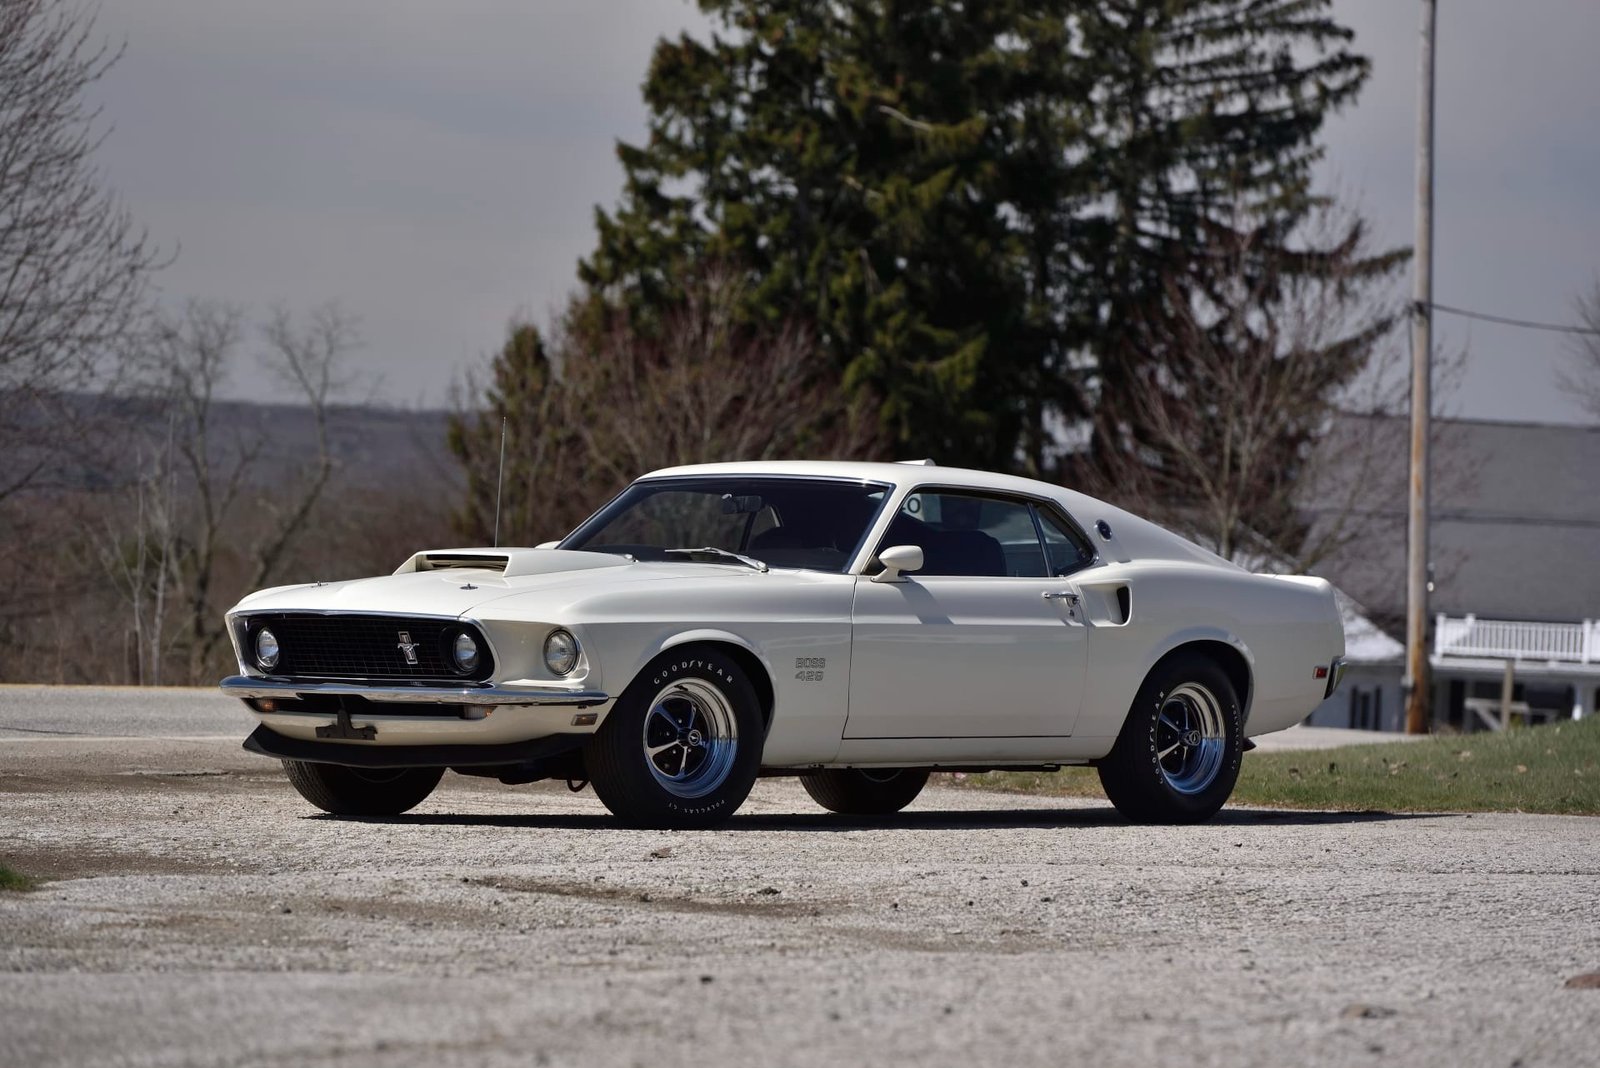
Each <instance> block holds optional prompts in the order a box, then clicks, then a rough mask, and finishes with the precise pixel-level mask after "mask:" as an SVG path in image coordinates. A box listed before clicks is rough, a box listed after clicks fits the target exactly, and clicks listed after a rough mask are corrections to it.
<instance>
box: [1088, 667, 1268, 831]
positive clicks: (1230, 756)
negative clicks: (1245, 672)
mask: <svg viewBox="0 0 1600 1068" xmlns="http://www.w3.org/2000/svg"><path fill="white" fill-rule="evenodd" d="M1243 753H1244V716H1243V713H1242V711H1241V710H1240V708H1239V698H1238V696H1237V695H1236V694H1235V693H1234V690H1233V683H1232V682H1231V681H1230V680H1229V678H1228V675H1227V673H1226V672H1224V671H1223V670H1222V669H1221V668H1220V667H1218V666H1217V664H1216V663H1215V662H1214V661H1212V660H1210V659H1209V658H1207V657H1204V656H1201V655H1199V654H1195V653H1179V654H1177V655H1175V656H1172V657H1169V658H1168V659H1166V660H1164V661H1162V662H1161V663H1160V664H1157V665H1156V667H1155V670H1153V671H1151V672H1150V676H1149V677H1148V678H1147V679H1145V682H1144V685H1143V686H1142V687H1140V689H1139V694H1138V696H1137V697H1135V698H1134V701H1133V707H1132V708H1131V709H1129V711H1128V718H1127V720H1126V721H1125V722H1124V723H1123V725H1122V733H1121V734H1120V735H1119V736H1118V737H1117V744H1116V746H1115V747H1113V748H1112V750H1111V753H1110V755H1108V756H1107V757H1106V758H1105V759H1104V760H1102V761H1101V762H1100V766H1099V771H1100V784H1101V785H1102V786H1103V787H1105V791H1106V797H1108V798H1110V799H1111V803H1112V804H1113V805H1115V806H1116V808H1117V811H1118V812H1121V813H1122V814H1123V815H1124V816H1126V817H1128V819H1130V820H1133V821H1134V822H1135V823H1198V822H1200V821H1201V820H1206V819H1210V818H1211V817H1212V816H1213V815H1215V814H1216V812H1217V810H1218V809H1220V808H1221V807H1222V806H1223V804H1224V803H1225V802H1226V801H1227V800H1228V796H1229V795H1230V794H1232V793H1233V785H1234V783H1235V782H1236V781H1237V780H1238V778H1239V760H1240V757H1241V756H1242V755H1243Z"/></svg>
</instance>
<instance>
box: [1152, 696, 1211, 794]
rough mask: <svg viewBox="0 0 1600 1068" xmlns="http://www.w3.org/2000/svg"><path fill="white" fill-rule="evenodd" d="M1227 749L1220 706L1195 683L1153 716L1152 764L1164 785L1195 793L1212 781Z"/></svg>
mask: <svg viewBox="0 0 1600 1068" xmlns="http://www.w3.org/2000/svg"><path fill="white" fill-rule="evenodd" d="M1227 746H1228V738H1227V729H1226V727H1225V725H1224V721H1223V716H1222V705H1221V703H1220V702H1219V701H1218V700H1217V697H1216V695H1215V694H1213V693H1212V692H1211V691H1210V690H1208V689H1206V688H1205V687H1204V686H1201V685H1200V684H1199V683H1195V682H1186V683H1184V684H1183V685H1182V686H1179V687H1177V688H1175V689H1174V690H1173V691H1172V692H1171V693H1169V694H1167V696H1166V698H1165V699H1164V700H1163V701H1162V702H1161V709H1160V711H1159V712H1158V713H1157V714H1156V763H1157V764H1159V765H1160V767H1161V775H1162V777H1163V778H1165V779H1166V780H1167V785H1168V786H1170V787H1172V788H1173V789H1174V790H1175V791H1177V792H1178V793H1180V794H1197V793H1200V792H1201V791H1202V790H1204V789H1205V788H1206V787H1208V786H1210V785H1211V784H1212V783H1213V782H1215V781H1216V778H1217V773H1218V772H1219V771H1221V770H1222V758H1223V756H1224V754H1225V753H1226V750H1227Z"/></svg>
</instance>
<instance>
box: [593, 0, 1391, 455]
mask: <svg viewBox="0 0 1600 1068" xmlns="http://www.w3.org/2000/svg"><path fill="white" fill-rule="evenodd" d="M700 6H701V8H702V10H704V11H705V12H707V13H708V14H709V15H710V16H711V18H712V20H713V23H714V25H715V27H716V29H715V32H713V33H712V34H711V35H710V37H709V39H708V40H704V41H700V40H696V39H694V38H692V37H689V36H687V35H686V36H682V37H680V38H678V39H676V40H671V41H662V42H661V43H660V44H659V45H658V47H657V49H656V52H655V55H654V58H653V60H652V63H651V67H650V71H649V75H648V78H647V80H646V82H645V99H646V102H647V104H648V106H649V109H650V127H649V135H648V138H647V139H646V141H644V142H643V143H642V144H638V145H626V144H624V145H620V146H619V148H618V154H619V157H620V159H621V162H622V164H623V167H624V170H625V172H626V175H627V179H626V185H625V189H624V195H623V199H622V202H621V204H620V205H619V206H618V207H617V209H616V210H615V211H614V212H606V211H600V212H598V213H597V220H596V221H597V229H598V242H597V247H596V249H595V251H594V252H593V254H592V255H591V256H590V257H589V258H588V259H587V260H586V261H585V262H584V263H583V264H582V266H581V268H580V276H581V278H582V280H583V281H584V282H585V283H586V284H587V285H588V286H589V287H590V294H591V298H592V301H593V303H594V307H596V308H603V307H606V306H622V307H625V308H627V309H628V312H629V315H630V318H631V321H632V322H634V323H635V324H636V325H637V326H638V327H639V328H642V329H648V326H649V323H650V322H651V321H652V319H657V320H659V318H660V317H661V316H662V315H663V314H664V309H667V308H670V307H672V306H673V305H674V304H675V303H676V302H678V301H680V300H681V286H682V282H681V279H683V278H685V277H688V276H690V275H691V274H692V273H693V270H694V268H695V266H696V265H698V264H704V263H706V262H715V263H718V264H721V265H724V266H726V265H737V267H738V268H739V269H740V270H741V271H742V272H743V273H744V276H745V280H746V281H745V286H744V291H745V293H746V294H747V297H746V301H745V303H744V305H743V308H742V314H743V315H744V316H746V317H747V318H748V319H749V320H750V321H752V322H764V323H767V324H769V325H770V324H772V323H775V322H779V321H784V322H789V321H800V322H802V323H804V324H806V325H807V326H808V327H809V328H810V329H811V330H812V332H813V333H814V335H815V336H816V337H817V339H818V341H819V343H820V344H821V345H822V346H823V348H824V350H825V351H826V352H827V353H828V354H829V356H830V357H831V359H832V360H833V363H834V365H835V366H836V367H837V368H838V371H839V374H840V376H841V384H842V387H843V388H844V389H845V390H846V391H847V392H854V391H858V390H859V391H863V392H868V393H870V394H872V395H873V396H875V397H877V398H879V399H880V400H881V412H880V415H881V417H882V419H883V423H884V426H885V429H886V431H887V432H888V434H889V435H890V437H891V438H892V440H893V441H894V442H895V443H896V446H897V450H898V451H900V452H901V453H902V454H913V455H915V454H927V455H933V456H936V457H938V458H939V459H940V460H941V461H943V462H954V463H969V464H973V465H979V466H991V467H1000V468H1012V469H1021V470H1024V471H1027V472H1029V473H1034V474H1048V473H1051V472H1059V471H1060V467H1059V464H1060V452H1061V438H1062V435H1063V431H1064V430H1067V429H1070V428H1072V427H1074V426H1079V425H1082V424H1084V422H1085V421H1086V420H1087V419H1089V418H1090V417H1091V416H1097V417H1104V416H1110V417H1112V418H1115V419H1120V420H1122V421H1124V422H1126V421H1128V420H1130V419H1133V420H1135V421H1136V415H1137V413H1136V412H1135V410H1134V408H1133V407H1132V405H1131V404H1130V403H1129V401H1130V398H1131V396H1132V393H1133V391H1135V390H1137V389H1138V388H1139V383H1140V382H1141V381H1143V380H1144V379H1145V377H1146V375H1145V362H1146V361H1147V360H1148V358H1149V356H1148V353H1149V351H1150V346H1149V345H1147V344H1142V343H1141V339H1140V338H1139V337H1137V336H1135V334H1134V332H1133V331H1132V324H1135V323H1141V324H1148V323H1149V322H1150V321H1152V318H1153V316H1155V315H1156V314H1158V313H1159V312H1160V310H1161V308H1162V307H1163V304H1164V302H1166V301H1167V300H1168V299H1169V296H1170V294H1171V292H1172V288H1173V286H1174V284H1175V282H1176V280H1179V279H1185V281H1182V282H1176V284H1179V285H1180V287H1185V286H1187V287H1192V288H1193V289H1194V291H1196V292H1205V291H1206V290H1207V287H1208V283H1207V281H1206V272H1207V270H1208V269H1209V268H1208V262H1207V257H1206V255H1205V254H1204V252H1203V250H1204V249H1206V248H1208V247H1211V246H1214V245H1216V244H1217V243H1218V242H1219V241H1221V242H1223V243H1225V244H1229V245H1230V246H1236V247H1246V248H1249V249H1250V250H1252V255H1254V256H1255V257H1256V258H1257V266H1258V267H1259V271H1260V274H1261V276H1262V277H1279V276H1292V275H1294V274H1296V273H1297V272H1315V271H1318V270H1325V269H1326V268H1327V265H1328V264H1329V263H1331V262H1332V260H1331V259H1330V256H1331V255H1332V252H1333V249H1334V247H1335V246H1342V245H1343V244H1344V242H1342V241H1335V242H1333V244H1332V245H1330V246H1328V247H1317V246H1314V245H1308V244H1305V243H1304V242H1303V241H1298V239H1297V238H1296V236H1295V235H1297V234H1301V233H1303V227H1302V226H1301V223H1302V222H1303V220H1304V219H1305V218H1306V217H1307V213H1308V212H1310V211H1312V210H1313V209H1315V208H1316V207H1317V206H1318V205H1319V204H1320V203H1321V198H1319V197H1318V196H1316V195H1315V193H1314V192H1313V190H1312V188H1311V168H1312V166H1313V164H1314V163H1315V162H1316V160H1317V158H1318V156H1319V153H1320V151H1321V149H1320V144H1319V142H1318V135H1319V132H1320V129H1321V125H1322V123H1323V121H1324V120H1325V119H1326V117H1327V116H1328V114H1330V113H1331V112H1332V111H1333V110H1334V109H1337V108H1339V107H1341V106H1344V105H1346V104H1348V103H1349V102H1350V101H1351V100H1353V99H1354V97H1355V94H1356V93H1357V92H1358V91H1359V89H1360V87H1361V85H1362V83H1363V82H1364V81H1365V78H1366V76H1367V63H1366V61H1365V60H1364V59H1363V58H1361V57H1360V56H1358V55H1356V54H1355V53H1354V52H1353V51H1352V50H1351V48H1350V34H1349V32H1348V31H1347V30H1346V29H1344V28H1343V27H1341V26H1340V25H1339V24H1338V23H1337V22H1335V21H1334V20H1333V19H1332V18H1331V16H1330V11H1331V0H1103V2H1102V0H1042V2H1038V3H1022V2H1020V0H996V2H992V3H983V4H976V3H963V4H951V3H942V2H936V0H902V2H891V0H841V2H831V3H816V2H813V0H701V5H700ZM1242 220H1247V225H1248V228H1249V233H1248V234H1247V235H1246V236H1247V238H1248V240H1246V241H1244V242H1243V243H1242V244H1241V243H1239V242H1234V241H1230V240H1226V234H1227V233H1228V232H1229V231H1230V229H1231V228H1236V227H1238V226H1239V225H1240V224H1241V221H1242ZM1297 241H1298V243H1297ZM1347 260H1348V257H1344V258H1343V259H1341V260H1340V270H1341V271H1348V270H1349V269H1350V266H1351V265H1350V264H1349V263H1348V262H1347ZM1394 262H1395V261H1394V258H1393V257H1392V256H1391V257H1377V258H1375V259H1373V260H1371V261H1370V262H1368V263H1365V264H1362V265H1360V266H1361V269H1362V270H1363V271H1366V272H1367V273H1368V276H1370V277H1381V276H1382V275H1383V274H1384V273H1385V272H1386V271H1388V270H1390V269H1392V267H1393V265H1394ZM1210 288H1212V289H1216V288H1217V287H1215V286H1211V287H1210ZM1248 291H1250V292H1263V293H1265V294H1266V299H1271V295H1272V293H1273V292H1274V290H1273V287H1270V286H1268V287H1257V286H1251V287H1248ZM1141 329H1142V328H1141ZM1135 431H1136V432H1135V434H1134V437H1135V439H1137V438H1138V436H1139V435H1138V433H1137V428H1135ZM1095 446H1096V449H1097V450H1098V451H1099V452H1102V453H1103V452H1104V450H1106V449H1108V448H1112V447H1114V439H1113V438H1112V437H1111V436H1109V435H1107V434H1105V433H1103V432H1102V433H1100V434H1099V435H1098V436H1097V437H1096V439H1095Z"/></svg>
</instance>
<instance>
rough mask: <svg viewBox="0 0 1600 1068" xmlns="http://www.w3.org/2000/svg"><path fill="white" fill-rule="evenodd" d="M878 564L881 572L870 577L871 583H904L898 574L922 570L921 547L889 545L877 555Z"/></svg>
mask: <svg viewBox="0 0 1600 1068" xmlns="http://www.w3.org/2000/svg"><path fill="white" fill-rule="evenodd" d="M878 563H880V564H882V565H883V570H882V571H880V572H878V573H877V574H876V575H873V576H872V581H873V582H904V581H905V579H904V578H903V577H902V576H901V574H900V572H902V571H920V570H921V569H922V563H923V558H922V546H920V545H891V546H890V547H889V548H887V549H885V550H883V552H881V553H879V554H878Z"/></svg>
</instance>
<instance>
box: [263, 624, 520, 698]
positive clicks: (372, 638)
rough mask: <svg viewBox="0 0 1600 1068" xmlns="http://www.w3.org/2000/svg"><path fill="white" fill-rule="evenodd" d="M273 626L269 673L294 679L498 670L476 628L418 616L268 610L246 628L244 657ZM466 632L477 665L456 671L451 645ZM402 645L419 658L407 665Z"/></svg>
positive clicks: (475, 674)
mask: <svg viewBox="0 0 1600 1068" xmlns="http://www.w3.org/2000/svg"><path fill="white" fill-rule="evenodd" d="M262 627H270V628H271V630H272V633H273V636H274V637H276V638H277V639H278V647H279V649H280V652H279V656H278V663H277V664H276V665H275V666H274V667H273V668H272V669H271V670H270V671H269V672H268V674H271V675H287V676H290V677H292V678H314V679H385V680H405V681H418V682H421V681H431V682H462V681H481V680H483V679H487V678H488V677H489V676H490V674H492V673H493V671H494V658H493V656H492V655H491V654H490V652H489V643H488V642H486V641H485V640H484V638H483V634H482V633H481V632H480V631H479V630H478V628H477V627H474V626H472V625H471V624H470V623H460V622H457V621H456V620H453V619H429V618H426V617H416V616H363V615H320V614H310V613H300V612H270V613H263V614H260V615H253V616H251V617H250V619H249V628H248V630H247V631H246V632H245V642H244V647H245V656H246V658H247V659H249V660H250V661H251V662H252V663H254V657H255V635H256V632H257V631H258V630H260V629H261V628H262ZM462 631H466V632H467V633H468V634H470V635H472V637H473V638H474V639H476V641H477V643H478V666H477V667H476V668H474V669H473V670H472V671H471V672H470V673H468V674H462V673H460V672H458V671H456V670H455V669H454V661H453V660H452V659H451V655H450V647H451V645H452V643H454V641H455V639H456V635H457V634H460V633H461V632H462ZM402 645H409V646H410V647H411V652H412V655H414V656H415V657H416V660H417V662H416V663H415V664H412V663H409V662H408V660H407V657H406V651H405V649H404V648H402Z"/></svg>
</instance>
